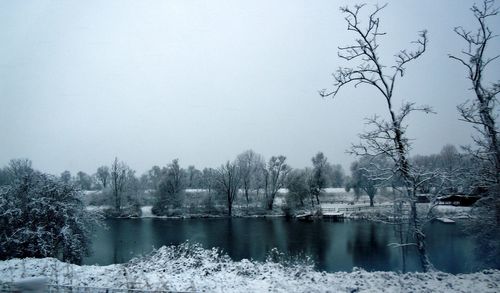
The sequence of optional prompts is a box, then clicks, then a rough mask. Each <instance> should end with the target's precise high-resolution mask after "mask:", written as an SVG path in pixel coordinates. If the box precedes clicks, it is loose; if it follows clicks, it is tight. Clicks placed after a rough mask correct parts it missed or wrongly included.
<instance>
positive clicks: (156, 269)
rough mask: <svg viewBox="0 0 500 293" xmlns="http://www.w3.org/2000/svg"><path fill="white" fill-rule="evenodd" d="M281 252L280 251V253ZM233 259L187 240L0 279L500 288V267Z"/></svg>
mask: <svg viewBox="0 0 500 293" xmlns="http://www.w3.org/2000/svg"><path fill="white" fill-rule="evenodd" d="M274 256H278V259H279V253H275V254H274ZM272 259H274V257H269V258H268V260H267V261H266V262H255V261H250V260H242V261H238V262H235V261H232V260H231V259H230V258H229V257H228V256H227V255H224V254H221V253H220V252H219V251H218V250H217V249H211V250H207V249H203V248H201V247H200V246H199V245H193V244H189V243H185V244H183V245H180V246H178V247H173V246H172V247H162V248H160V249H159V250H157V251H156V252H154V253H152V254H151V255H149V256H147V257H144V258H140V259H134V260H131V261H130V262H129V263H126V264H115V265H109V266H77V265H71V264H67V263H63V262H60V261H58V260H56V259H53V258H44V259H32V258H30V259H12V260H7V261H2V262H0V280H1V281H3V282H14V281H16V280H19V279H21V278H33V277H40V276H45V277H47V278H48V282H49V283H50V284H57V285H71V286H80V287H106V288H122V289H134V288H135V289H149V290H172V291H199V292H270V291H272V292H385V293H388V292H410V291H411V292H499V290H500V271H498V270H485V271H482V272H477V273H471V274H458V275H453V274H448V273H443V272H432V273H406V274H400V273H395V272H367V271H364V270H362V269H358V268H354V269H353V271H352V272H337V273H326V272H318V271H314V269H313V267H312V266H311V265H308V264H305V263H298V262H295V263H294V262H288V263H286V262H283V261H278V262H275V261H272Z"/></svg>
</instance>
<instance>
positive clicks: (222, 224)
mask: <svg viewBox="0 0 500 293" xmlns="http://www.w3.org/2000/svg"><path fill="white" fill-rule="evenodd" d="M107 225H108V226H109V230H104V229H101V230H99V231H97V233H96V235H95V239H94V242H93V246H94V254H93V255H92V256H91V257H88V258H86V259H85V260H84V262H85V263H86V264H94V263H97V264H101V265H105V264H111V263H121V262H126V261H127V260H129V259H131V258H132V257H134V256H138V255H144V254H147V253H149V252H150V251H151V250H152V248H153V247H156V248H158V247H161V246H162V245H175V244H180V243H183V242H185V241H186V240H189V241H191V242H196V243H200V244H202V245H203V246H204V247H206V248H212V247H218V248H221V249H222V250H224V251H225V252H226V253H227V254H228V255H229V256H230V257H231V258H233V259H234V260H241V259H243V258H246V259H254V260H260V261H262V260H265V258H266V256H267V254H268V253H269V251H270V250H271V249H272V248H275V247H276V248H278V250H279V251H281V252H285V253H287V254H288V255H291V256H295V255H308V256H310V257H311V258H312V259H313V260H314V261H315V264H316V267H317V269H319V270H325V271H351V270H352V268H353V267H354V266H356V267H362V268H365V269H367V270H393V271H402V270H404V267H403V262H402V256H403V255H402V253H401V251H402V250H401V249H400V248H393V247H389V246H388V244H389V243H393V242H394V243H395V242H399V235H398V233H397V232H396V231H395V230H394V226H391V225H386V224H382V223H371V222H358V221H347V222H341V223H339V222H328V221H318V222H314V223H304V222H297V221H287V220H285V219H283V218H271V219H266V218H233V219H175V220H174V219H156V218H149V219H111V220H107ZM427 234H428V248H429V254H430V257H431V260H432V261H433V263H434V264H435V266H436V267H437V268H438V269H440V270H444V271H448V272H452V273H458V272H469V271H474V270H477V269H479V268H480V267H479V266H478V262H477V260H476V259H475V257H474V255H473V254H472V253H471V251H472V249H473V248H472V247H473V243H472V241H471V240H470V239H468V238H467V237H465V236H464V235H463V233H462V232H461V231H460V229H459V228H458V227H457V226H455V225H444V224H439V223H436V224H432V225H430V226H429V227H428V229H427ZM406 268H407V269H408V270H409V271H415V270H420V267H419V262H418V258H417V255H416V251H415V249H412V248H408V249H407V255H406Z"/></svg>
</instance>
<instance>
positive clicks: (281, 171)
mask: <svg viewBox="0 0 500 293" xmlns="http://www.w3.org/2000/svg"><path fill="white" fill-rule="evenodd" d="M285 161H286V157H285V156H277V157H275V156H273V157H271V159H269V162H268V163H267V166H266V168H265V169H264V192H265V196H266V203H267V209H268V210H272V209H273V205H274V199H275V197H276V194H277V193H278V191H279V190H280V188H283V187H284V186H285V183H286V181H285V180H286V177H287V175H288V173H289V172H290V171H291V170H292V169H291V168H290V167H289V166H288V165H287V164H286V163H285Z"/></svg>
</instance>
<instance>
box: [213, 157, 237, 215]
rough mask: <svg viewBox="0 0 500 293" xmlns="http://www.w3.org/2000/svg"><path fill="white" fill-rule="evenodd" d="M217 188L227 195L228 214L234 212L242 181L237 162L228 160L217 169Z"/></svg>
mask: <svg viewBox="0 0 500 293" xmlns="http://www.w3.org/2000/svg"><path fill="white" fill-rule="evenodd" d="M215 172H216V173H215V180H216V181H217V185H216V187H217V189H218V190H219V192H220V193H222V194H224V195H225V196H226V200H227V209H228V215H229V216H231V215H232V213H233V202H234V200H235V199H236V196H237V194H238V190H239V188H240V183H241V175H240V170H239V168H238V165H237V164H236V163H235V162H229V161H227V162H226V164H224V165H222V166H220V167H219V168H217V170H216V171H215Z"/></svg>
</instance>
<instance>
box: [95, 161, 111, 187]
mask: <svg viewBox="0 0 500 293" xmlns="http://www.w3.org/2000/svg"><path fill="white" fill-rule="evenodd" d="M109 176H110V175H109V167H108V166H101V167H99V168H97V173H96V177H97V180H99V181H100V182H101V184H102V187H103V188H106V186H107V185H108V179H109Z"/></svg>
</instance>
